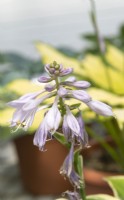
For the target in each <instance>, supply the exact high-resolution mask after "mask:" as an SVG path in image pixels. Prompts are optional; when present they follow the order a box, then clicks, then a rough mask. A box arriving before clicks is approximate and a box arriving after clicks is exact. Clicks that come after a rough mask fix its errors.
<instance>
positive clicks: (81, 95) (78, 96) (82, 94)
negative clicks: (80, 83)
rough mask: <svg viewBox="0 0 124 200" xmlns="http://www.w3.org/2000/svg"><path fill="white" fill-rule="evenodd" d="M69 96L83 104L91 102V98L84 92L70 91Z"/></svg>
mask: <svg viewBox="0 0 124 200" xmlns="http://www.w3.org/2000/svg"><path fill="white" fill-rule="evenodd" d="M70 93H71V96H72V97H73V98H75V99H78V100H80V101H82V102H84V103H87V102H89V101H91V96H90V95H89V94H88V93H87V92H86V91H84V90H71V91H70Z"/></svg>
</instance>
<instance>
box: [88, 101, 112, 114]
mask: <svg viewBox="0 0 124 200" xmlns="http://www.w3.org/2000/svg"><path fill="white" fill-rule="evenodd" d="M86 104H87V105H88V106H89V108H91V110H93V111H94V112H96V113H97V114H99V115H103V116H113V112H112V108H111V107H110V106H108V105H107V104H105V103H103V102H100V101H94V100H92V101H89V102H88V103H86Z"/></svg>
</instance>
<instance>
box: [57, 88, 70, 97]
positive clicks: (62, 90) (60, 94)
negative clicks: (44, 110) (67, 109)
mask: <svg viewBox="0 0 124 200" xmlns="http://www.w3.org/2000/svg"><path fill="white" fill-rule="evenodd" d="M67 93H68V91H67V90H66V89H65V88H64V87H60V88H59V90H58V95H59V96H60V97H65V96H66V95H67Z"/></svg>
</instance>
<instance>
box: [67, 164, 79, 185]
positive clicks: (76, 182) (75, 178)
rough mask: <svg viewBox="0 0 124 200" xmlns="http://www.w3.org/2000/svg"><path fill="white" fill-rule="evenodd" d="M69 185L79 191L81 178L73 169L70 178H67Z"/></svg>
mask: <svg viewBox="0 0 124 200" xmlns="http://www.w3.org/2000/svg"><path fill="white" fill-rule="evenodd" d="M68 178H69V180H70V182H71V184H72V185H73V186H74V187H76V188H78V189H80V187H81V184H82V180H81V177H80V176H79V175H78V174H77V173H76V171H75V170H74V168H73V169H72V171H71V173H70V176H69V177H68Z"/></svg>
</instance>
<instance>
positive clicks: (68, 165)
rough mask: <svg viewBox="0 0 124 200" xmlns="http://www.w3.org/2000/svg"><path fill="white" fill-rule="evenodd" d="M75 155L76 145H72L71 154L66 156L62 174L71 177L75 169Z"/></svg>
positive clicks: (61, 169) (61, 170)
mask: <svg viewBox="0 0 124 200" xmlns="http://www.w3.org/2000/svg"><path fill="white" fill-rule="evenodd" d="M73 153H74V144H73V143H72V145H71V148H70V151H69V154H68V155H67V156H66V158H65V160H64V162H63V165H62V166H61V168H60V174H62V175H66V176H67V177H69V176H70V174H71V172H72V169H73Z"/></svg>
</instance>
